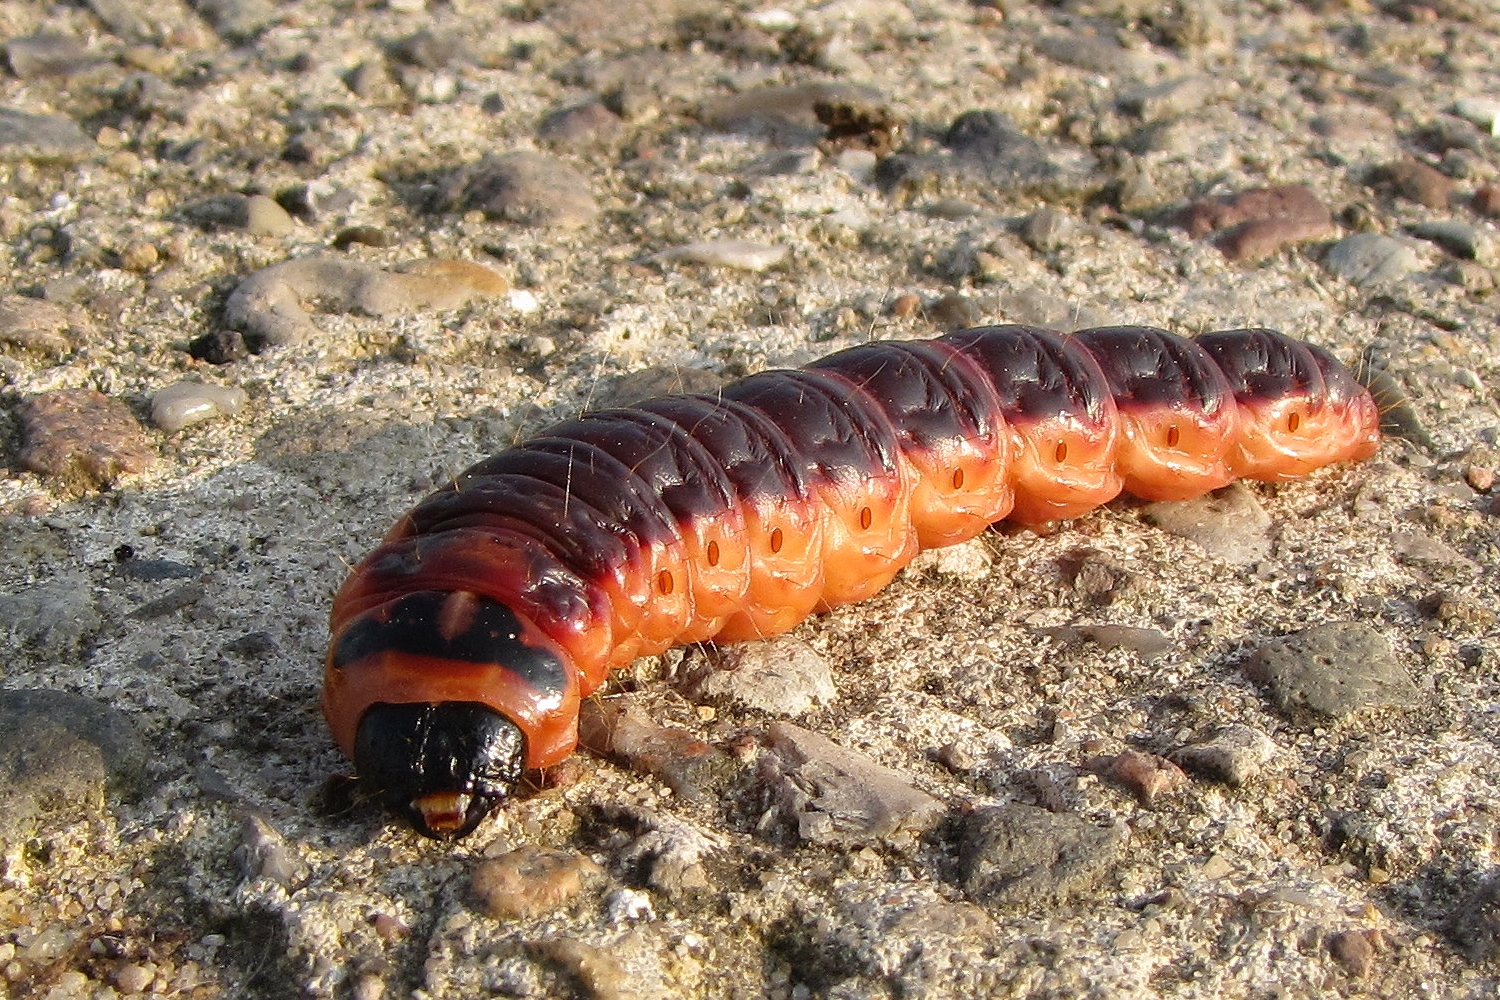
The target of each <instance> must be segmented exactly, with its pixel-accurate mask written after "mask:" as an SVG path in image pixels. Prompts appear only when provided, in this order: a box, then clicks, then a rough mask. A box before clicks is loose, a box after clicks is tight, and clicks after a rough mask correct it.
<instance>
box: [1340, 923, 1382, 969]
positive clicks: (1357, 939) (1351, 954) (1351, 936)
mask: <svg viewBox="0 0 1500 1000" xmlns="http://www.w3.org/2000/svg"><path fill="white" fill-rule="evenodd" d="M1378 934H1379V932H1378V931H1339V932H1338V933H1337V934H1333V935H1331V936H1330V937H1329V938H1328V954H1330V955H1332V956H1333V958H1334V961H1336V962H1338V963H1339V964H1340V965H1342V966H1343V967H1344V969H1345V971H1347V972H1348V973H1349V975H1351V976H1353V977H1354V978H1356V979H1363V978H1364V977H1365V976H1368V975H1369V974H1370V970H1371V968H1373V967H1374V965H1375V942H1374V939H1375V937H1376V936H1377V935H1378Z"/></svg>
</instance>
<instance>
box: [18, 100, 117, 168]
mask: <svg viewBox="0 0 1500 1000" xmlns="http://www.w3.org/2000/svg"><path fill="white" fill-rule="evenodd" d="M94 149H95V145H94V140H93V139H90V138H89V137H88V136H87V135H85V134H84V132H83V129H81V128H79V127H78V123H77V122H75V121H73V120H72V119H71V118H64V117H63V116H62V115H31V114H27V113H26V112H24V111H17V110H15V109H14V108H0V162H5V161H14V160H31V161H34V162H37V163H49V162H64V163H71V162H74V161H76V160H81V159H83V158H84V157H86V156H88V155H89V154H91V153H93V152H94Z"/></svg>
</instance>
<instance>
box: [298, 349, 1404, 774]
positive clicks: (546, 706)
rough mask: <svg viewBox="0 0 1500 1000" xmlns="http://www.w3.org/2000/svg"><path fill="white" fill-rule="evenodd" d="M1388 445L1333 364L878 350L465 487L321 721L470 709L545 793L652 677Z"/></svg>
mask: <svg viewBox="0 0 1500 1000" xmlns="http://www.w3.org/2000/svg"><path fill="white" fill-rule="evenodd" d="M1378 426H1379V414H1378V412H1377V408H1376V406H1375V403H1374V402H1373V401H1372V400H1371V398H1370V395H1369V394H1368V393H1367V392H1366V391H1365V389H1364V388H1363V387H1362V386H1361V385H1359V383H1358V382H1357V381H1356V380H1355V379H1354V378H1353V377H1352V375H1351V374H1350V373H1349V372H1348V371H1347V370H1346V369H1345V368H1344V367H1343V366H1342V365H1340V364H1339V363H1338V362H1337V361H1336V360H1334V359H1333V358H1332V357H1331V356H1330V355H1329V354H1327V353H1326V352H1325V351H1323V350H1321V349H1319V348H1317V347H1314V346H1311V345H1308V344H1305V343H1302V342H1299V341H1296V340H1293V339H1291V338H1288V337H1285V336H1283V335H1282V334H1279V333H1275V332H1272V331H1266V330H1236V331H1227V332H1221V333H1213V334H1207V335H1204V336H1201V337H1199V338H1197V339H1196V340H1188V339H1184V338H1182V337H1178V336H1175V335H1172V334H1169V333H1166V332H1164V331H1161V330H1156V329H1152V328H1147V327H1109V328H1100V329H1094V330H1085V331H1082V332H1079V333H1075V334H1069V335H1063V334H1058V333H1054V332H1051V331H1046V330H1039V329H1034V328H1029V327H1018V326H1009V327H983V328H977V329H972V330H965V331H961V332H959V333H955V334H951V335H949V336H946V337H942V338H939V339H936V340H926V341H912V342H879V343H870V344H866V345H863V346H860V347H855V348H852V349H850V350H846V351H841V352H839V353H837V354H834V355H831V356H829V357H826V358H823V359H822V360H820V361H817V362H814V363H813V364H811V365H809V366H807V367H806V368H803V369H799V370H795V371H771V372H765V373H762V374H759V375H754V376H751V377H749V378H746V379H743V380H741V381H738V382H735V383H733V384H731V385H729V386H727V387H726V388H725V389H724V390H723V391H722V393H720V394H719V395H717V396H666V397H661V398H657V399H652V400H648V401H646V402H643V403H640V404H638V405H636V406H632V407H629V408H623V409H614V410H605V411H600V412H596V413H589V414H585V415H584V416H582V417H580V418H578V419H576V420H570V421H567V422H565V423H562V424H558V425H556V426H554V427H551V428H549V429H547V430H545V431H543V432H542V433H541V434H539V435H537V436H536V437H534V438H532V439H530V440H528V441H526V442H525V443H523V444H521V445H519V446H518V447H516V448H513V449H511V450H509V451H506V452H503V453H502V454H500V455H497V456H495V457H493V458H490V459H487V460H485V461H483V462H480V463H479V464H477V465H475V466H473V467H472V468H470V469H469V470H468V471H466V472H464V473H463V474H461V475H460V476H459V477H458V478H457V479H456V480H455V482H454V483H453V484H452V485H451V486H450V487H448V488H446V489H443V490H440V491H438V492H437V493H434V494H432V495H431V496H429V497H428V498H427V499H425V500H423V501H422V502H421V503H420V504H418V505H417V507H416V508H415V509H413V510H412V511H411V512H410V513H408V514H407V515H406V516H405V517H404V518H402V520H401V522H400V523H399V524H398V525H397V526H396V527H395V528H394V529H393V530H392V531H391V532H390V533H389V534H388V535H387V536H386V538H385V540H384V542H383V544H382V545H381V546H380V547H379V548H378V549H376V550H375V551H374V552H373V553H372V554H371V555H370V556H369V557H368V558H366V559H365V560H364V562H362V563H361V564H360V565H359V567H358V568H357V569H355V571H354V573H353V574H352V575H351V576H350V578H349V580H348V581H347V582H346V583H345V584H344V587H343V589H342V590H341V591H340V592H339V595H338V597H337V599H336V601H335V604H334V609H333V615H332V631H333V637H334V639H333V644H332V646H331V648H330V651H329V656H328V664H327V677H326V686H325V690H324V710H325V713H326V715H327V717H328V721H329V724H330V726H331V727H332V730H333V734H334V737H335V739H336V740H337V742H338V744H339V745H340V747H342V748H343V749H344V751H345V752H346V753H350V754H351V755H352V754H353V746H354V743H355V735H356V730H357V728H358V726H359V723H360V719H361V716H363V715H364V714H365V712H366V711H367V709H369V708H370V707H371V706H373V705H377V704H407V703H429V704H440V703H445V702H468V703H477V704H480V705H483V706H488V707H489V708H491V709H493V710H494V711H495V712H498V713H499V714H500V715H502V716H503V717H504V718H506V719H509V720H512V721H513V722H514V723H515V724H516V726H517V727H519V729H520V731H521V733H522V735H523V736H524V741H525V751H524V756H525V764H526V766H528V767H531V768H541V767H546V766H549V765H552V764H555V763H557V762H559V761H560V760H562V759H563V758H564V757H566V756H567V755H568V754H569V753H570V752H571V751H572V750H573V747H574V743H575V739H576V728H577V715H578V703H579V699H580V698H583V697H586V696H587V695H588V694H589V693H590V692H592V691H593V690H594V689H595V688H597V687H598V686H599V685H600V684H601V683H603V681H604V680H605V678H606V677H607V676H608V674H609V672H610V671H611V670H613V669H615V668H618V667H622V666H625V665H626V664H628V663H630V662H631V661H632V660H634V659H635V658H636V657H639V656H646V655H651V654H654V653H658V652H661V651H662V650H665V649H667V648H668V647H670V646H673V645H677V644H680V643H688V642H696V641H701V640H710V639H712V640H716V641H721V642H723V641H736V640H743V639H751V638H755V637H758V636H769V635H774V634H777V633H780V632H784V631H786V630H787V629H789V628H791V627H792V626H794V625H795V624H797V623H798V622H799V621H801V620H802V619H803V618H805V617H806V616H807V615H809V614H810V613H812V612H814V611H816V610H819V609H824V608H829V607H833V606H836V605H840V604H845V603H848V602H851V601H858V600H861V599H863V598H866V597H869V596H870V595H872V594H874V593H875V592H876V591H878V590H880V589H881V588H882V587H884V586H885V585H886V584H887V583H889V582H890V580H891V578H892V577H893V576H895V574H896V573H897V572H898V571H899V570H900V569H901V568H902V567H903V566H905V565H906V564H907V563H908V562H909V561H910V560H911V559H912V557H913V556H914V555H916V553H917V552H918V551H919V550H920V549H922V548H927V547H934V546H942V545H951V544H955V543H957V542H960V541H963V540H965V539H968V538H971V537H973V536H975V535H976V534H978V533H979V532H981V531H983V530H984V529H985V528H986V527H987V526H988V525H990V524H992V523H994V522H996V521H1000V520H1002V519H1006V518H1010V519H1012V520H1015V521H1018V522H1021V523H1023V524H1041V523H1044V522H1051V521H1056V520H1060V519H1064V518H1070V517H1075V516H1077V515H1080V514H1083V513H1084V512H1086V511H1088V510H1091V509H1093V508H1095V507H1097V506H1099V505H1100V504H1103V503H1105V502H1107V501H1109V500H1111V499H1113V498H1114V497H1115V496H1116V495H1118V494H1119V493H1121V492H1122V491H1125V492H1129V493H1132V494H1134V495H1136V496H1139V497H1143V498H1147V499H1157V500H1181V499H1187V498H1190V497H1194V496H1198V495H1201V494H1203V493H1206V492H1208V491H1210V490H1213V489H1217V488H1219V487H1222V486H1224V485H1226V484H1228V483H1229V482H1231V481H1233V480H1234V479H1237V478H1242V477H1243V478H1251V479H1262V480H1277V479H1287V478H1291V477H1295V476H1301V475H1304V474H1306V473H1308V472H1309V471H1311V470H1312V469H1314V468H1316V467H1318V466H1321V465H1325V464H1328V463H1331V462H1337V461H1343V460H1349V459H1359V458H1364V457H1366V456H1368V455H1370V454H1371V453H1372V452H1373V451H1374V450H1375V448H1376V446H1377V444H1378V437H1379V431H1378ZM497 643H499V645H500V646H502V647H504V646H505V644H506V643H509V644H510V645H509V646H508V647H506V648H509V649H511V651H512V652H513V653H515V654H516V655H509V656H507V657H506V658H505V662H500V661H499V660H497V659H496V657H495V654H494V650H495V649H496V648H497Z"/></svg>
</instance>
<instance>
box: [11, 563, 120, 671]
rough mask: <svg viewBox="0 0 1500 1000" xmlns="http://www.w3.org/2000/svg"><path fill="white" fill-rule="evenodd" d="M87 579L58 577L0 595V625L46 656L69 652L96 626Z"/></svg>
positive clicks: (98, 619) (95, 613)
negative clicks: (19, 590) (13, 592)
mask: <svg viewBox="0 0 1500 1000" xmlns="http://www.w3.org/2000/svg"><path fill="white" fill-rule="evenodd" d="M100 620H101V619H100V617H99V612H98V611H97V610H95V608H94V594H93V589H92V587H90V585H89V583H88V581H87V580H85V579H84V578H83V577H79V576H59V577H54V578H52V579H50V580H46V581H44V582H42V583H38V584H36V585H35V586H33V587H30V588H28V589H26V590H23V591H21V592H20V593H16V594H0V627H4V628H8V629H10V631H11V634H12V635H14V636H16V637H17V638H18V639H20V640H21V641H22V642H25V643H27V644H28V645H32V646H35V647H36V648H37V649H38V650H39V651H40V652H42V653H44V654H46V655H48V656H59V655H64V654H67V653H71V652H73V651H74V650H76V649H77V648H78V645H79V643H80V642H81V641H82V640H83V638H84V637H85V636H87V635H89V634H91V633H92V632H93V631H94V630H95V629H97V628H98V627H99V623H100Z"/></svg>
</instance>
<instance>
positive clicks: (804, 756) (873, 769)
mask: <svg viewBox="0 0 1500 1000" xmlns="http://www.w3.org/2000/svg"><path fill="white" fill-rule="evenodd" d="M767 743H768V744H769V745H770V747H771V749H772V750H774V751H775V753H776V758H777V760H776V761H774V762H773V761H765V762H763V764H768V765H772V766H770V767H768V768H764V769H763V772H762V775H761V780H762V782H763V783H764V784H765V785H767V786H768V790H769V791H770V792H771V793H772V794H773V795H776V796H777V798H778V800H779V801H778V805H779V807H780V811H781V813H782V815H783V816H784V817H785V818H787V819H788V820H790V821H792V822H793V823H795V825H796V830H797V833H798V835H799V836H800V837H801V838H802V839H803V840H807V841H811V842H813V843H818V844H838V845H842V846H852V845H857V844H869V843H874V842H877V841H882V840H888V841H891V842H893V843H904V842H907V841H909V840H910V839H911V838H912V837H913V836H915V835H916V834H918V833H920V832H922V831H924V830H926V829H927V828H928V827H930V826H932V825H933V824H934V823H936V822H937V821H938V819H939V818H940V817H941V816H942V814H943V812H944V806H943V803H942V802H940V801H938V800H937V799H935V798H933V797H932V796H931V795H928V794H927V793H926V792H924V791H922V790H920V789H918V788H916V787H915V786H914V785H913V784H912V782H911V779H910V777H909V776H908V775H905V774H902V773H901V772H899V771H894V770H892V769H891V768H888V767H885V766H884V765H882V764H878V763H876V762H875V761H873V760H871V759H870V758H869V757H866V756H865V755H864V754H861V753H856V752H854V751H852V750H846V749H844V748H843V747H841V746H839V745H838V744H836V743H834V742H833V741H832V740H829V739H827V738H825V737H822V736H819V735H818V734H817V733H813V732H809V731H808V730H806V729H803V728H801V727H800V726H794V725H792V724H791V723H788V722H776V723H773V724H772V725H771V727H770V729H769V730H768V731H767Z"/></svg>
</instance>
